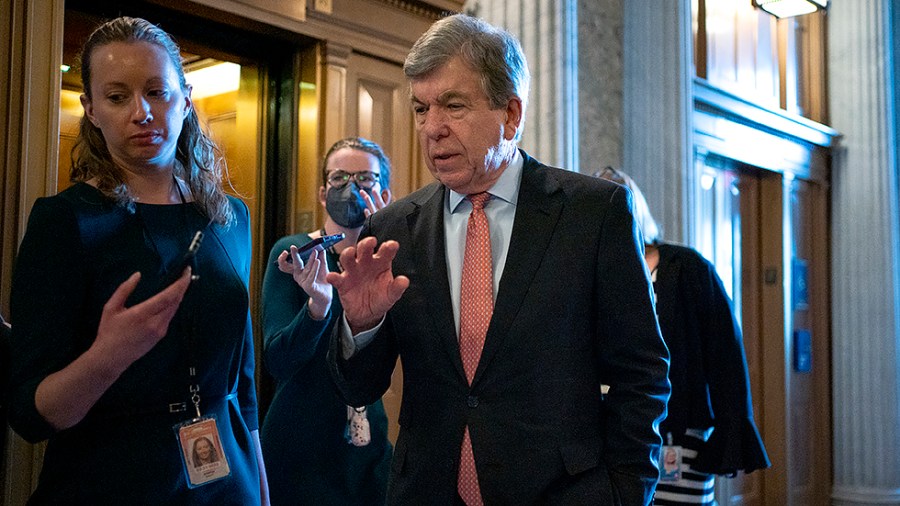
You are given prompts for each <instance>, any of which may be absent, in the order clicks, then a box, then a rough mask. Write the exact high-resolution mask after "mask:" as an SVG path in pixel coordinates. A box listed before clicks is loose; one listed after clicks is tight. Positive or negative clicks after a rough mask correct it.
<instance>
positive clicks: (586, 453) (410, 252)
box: [327, 15, 669, 505]
mask: <svg viewBox="0 0 900 506" xmlns="http://www.w3.org/2000/svg"><path fill="white" fill-rule="evenodd" d="M404 71H405V73H406V75H407V77H408V78H409V80H410V91H411V98H412V104H413V108H414V112H415V118H416V127H417V131H418V134H419V140H420V143H421V147H422V151H423V152H424V154H425V160H426V164H427V166H428V168H429V169H430V171H431V172H432V173H433V174H434V176H435V177H436V178H437V180H438V181H437V182H436V183H434V184H431V185H429V186H426V187H425V188H423V189H421V190H419V191H417V192H415V193H413V194H412V195H409V196H408V197H407V198H405V199H402V200H400V201H398V202H396V203H395V204H392V205H390V206H388V207H386V208H385V209H383V210H381V211H380V212H378V213H377V214H374V215H372V216H371V217H370V218H369V220H368V222H367V224H366V228H365V229H364V231H363V235H364V236H366V235H368V236H370V237H367V238H365V239H363V240H362V241H360V242H359V243H358V245H357V247H356V248H348V249H347V250H345V251H344V252H343V254H342V255H341V265H342V267H343V271H342V272H341V273H330V274H328V277H327V279H328V281H329V282H331V283H332V284H333V285H334V286H335V288H336V289H337V290H338V292H339V293H340V298H341V300H342V301H343V303H344V315H345V320H344V322H343V324H341V325H339V327H338V329H336V330H337V331H336V332H335V339H334V341H333V342H332V349H331V353H330V363H331V368H332V373H333V375H334V377H335V380H336V383H337V385H338V387H339V389H340V391H341V393H342V395H343V396H344V397H345V399H346V400H347V402H348V403H350V404H351V405H365V404H369V403H371V402H374V401H375V400H376V399H378V398H379V397H380V396H381V395H382V394H383V393H384V392H385V390H386V389H387V388H388V386H389V384H390V379H391V372H392V371H393V369H394V366H395V363H396V360H397V357H398V356H399V357H400V358H401V360H402V363H403V403H402V407H401V410H400V420H399V422H400V435H399V438H398V441H397V445H396V450H395V454H394V459H393V463H392V474H391V482H390V485H389V492H388V495H389V497H388V502H389V503H390V504H414V505H418V504H463V503H464V504H469V505H472V504H567V505H568V504H601V505H602V504H626V505H634V504H647V503H649V502H650V500H651V497H652V494H653V490H654V487H655V485H656V480H657V477H658V466H657V459H658V452H659V445H660V437H659V434H658V430H657V429H658V424H659V422H660V420H661V419H662V417H663V416H664V413H665V406H666V400H667V398H668V395H669V382H668V380H667V378H666V374H667V370H668V352H667V350H666V347H665V344H664V343H663V341H662V339H661V337H660V335H659V329H658V327H657V324H656V319H655V316H654V311H653V303H652V298H651V289H650V285H649V282H648V277H647V272H646V269H645V267H644V262H643V256H642V242H641V239H640V234H639V232H638V231H637V228H636V226H635V222H634V219H633V217H632V213H631V196H630V193H629V192H628V191H627V190H626V189H625V188H623V187H621V186H618V185H615V184H612V183H609V182H607V181H603V180H599V179H596V178H591V177H587V176H582V175H579V174H575V173H572V172H567V171H564V170H560V169H555V168H551V167H547V166H545V165H542V164H541V163H539V162H538V161H537V160H535V159H533V158H531V157H530V156H528V155H527V154H526V153H525V152H524V151H521V150H519V149H518V148H517V142H518V140H519V138H520V137H521V130H522V126H523V121H524V114H525V105H526V98H527V95H528V85H529V75H528V69H527V66H526V64H525V59H524V56H523V54H522V50H521V48H520V47H519V44H518V42H517V41H516V40H515V39H514V38H513V37H512V36H511V35H510V34H508V33H507V32H505V31H503V30H500V29H497V28H495V27H493V26H491V25H489V24H487V23H484V22H483V21H480V20H477V19H475V18H471V17H468V16H464V15H456V16H451V17H449V18H445V19H443V20H441V21H438V22H437V23H435V24H434V26H433V27H432V28H431V29H430V30H429V31H428V32H427V33H426V34H425V35H423V36H422V38H420V39H419V41H418V42H416V44H415V45H414V47H413V48H412V51H411V52H410V54H409V57H408V58H407V60H406V64H405V66H404ZM376 246H377V251H376ZM394 273H396V274H397V275H396V276H395V275H394ZM601 384H604V385H609V387H610V388H609V392H608V394H606V395H605V396H602V395H601Z"/></svg>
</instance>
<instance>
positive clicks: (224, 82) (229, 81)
mask: <svg viewBox="0 0 900 506" xmlns="http://www.w3.org/2000/svg"><path fill="white" fill-rule="evenodd" d="M184 78H185V80H186V81H187V82H188V84H190V85H191V86H192V87H193V90H192V91H191V97H192V98H193V99H195V100H199V99H201V98H205V97H211V96H214V95H221V94H223V93H228V92H231V91H235V90H237V89H238V87H239V86H240V82H241V66H240V65H238V64H236V63H228V62H220V63H216V64H215V65H210V66H208V67H203V68H198V69H197V70H191V71H190V72H187V73H185V75H184Z"/></svg>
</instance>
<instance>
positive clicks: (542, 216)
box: [457, 151, 564, 385]
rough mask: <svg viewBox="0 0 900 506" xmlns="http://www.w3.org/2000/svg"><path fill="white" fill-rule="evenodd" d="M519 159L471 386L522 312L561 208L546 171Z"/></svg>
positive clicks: (560, 197) (557, 191)
mask: <svg viewBox="0 0 900 506" xmlns="http://www.w3.org/2000/svg"><path fill="white" fill-rule="evenodd" d="M522 155H523V156H524V157H525V164H524V167H523V169H522V183H521V185H520V187H519V200H518V202H517V204H516V218H515V222H514V223H513V231H512V235H511V237H510V243H509V251H508V253H507V255H506V265H504V267H503V277H502V278H501V279H500V288H499V289H498V292H497V298H496V301H495V303H494V314H493V317H492V318H491V324H490V326H489V327H488V333H487V337H486V339H485V343H484V350H483V351H482V352H481V361H480V362H479V363H478V369H477V371H476V373H475V378H474V380H473V382H472V383H473V385H474V384H476V383H477V382H478V380H479V377H480V376H481V374H482V373H483V371H484V370H485V369H486V368H487V367H489V366H490V362H491V360H493V358H494V357H495V356H496V354H497V351H498V350H499V349H500V348H501V347H502V345H503V343H504V341H505V339H506V337H507V335H508V334H509V329H510V327H511V326H512V324H513V321H514V320H515V318H516V315H518V313H519V311H521V310H522V309H523V307H522V304H523V301H524V299H525V294H526V293H528V290H529V288H530V287H531V284H532V282H533V280H534V275H535V273H536V272H537V269H538V267H539V266H540V264H541V260H542V259H543V257H544V256H545V255H547V254H548V250H549V247H550V243H551V239H552V236H553V230H554V228H555V225H556V222H557V220H558V219H559V215H560V213H561V212H562V208H563V196H564V195H563V193H562V191H560V187H559V184H558V183H557V181H556V180H555V179H554V178H553V177H552V175H551V174H550V173H549V172H548V171H545V170H542V169H543V165H541V164H540V163H538V162H537V161H536V160H535V159H534V158H531V157H530V156H528V155H527V154H525V152H524V151H523V152H522ZM561 274H562V273H561ZM528 310H540V308H528ZM458 348H459V346H458V345H457V349H458ZM460 363H461V362H460Z"/></svg>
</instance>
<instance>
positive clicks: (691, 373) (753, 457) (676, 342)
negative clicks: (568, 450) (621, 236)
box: [597, 167, 770, 505]
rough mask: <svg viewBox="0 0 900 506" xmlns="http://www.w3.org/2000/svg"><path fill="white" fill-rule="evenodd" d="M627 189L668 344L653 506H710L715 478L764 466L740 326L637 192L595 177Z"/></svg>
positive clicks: (619, 177) (710, 272) (612, 172)
mask: <svg viewBox="0 0 900 506" xmlns="http://www.w3.org/2000/svg"><path fill="white" fill-rule="evenodd" d="M597 175H598V176H599V177H601V178H604V179H609V180H611V181H614V182H616V183H619V184H622V185H625V186H627V187H628V188H629V189H630V190H631V192H632V194H633V195H634V200H635V209H636V211H635V215H636V217H637V220H638V223H639V224H640V226H641V230H642V234H643V237H644V243H645V244H644V247H645V253H644V257H645V260H646V262H647V267H648V268H649V269H650V273H651V278H652V279H653V288H654V291H655V292H656V312H657V315H658V318H659V326H660V329H661V331H662V335H663V339H665V341H666V344H667V345H668V346H669V353H671V357H672V358H671V360H672V362H671V365H670V369H669V380H670V381H671V382H672V397H671V398H670V399H669V406H668V408H669V409H668V416H667V417H666V419H665V420H664V421H663V423H662V425H661V426H660V432H661V433H662V436H663V441H664V445H665V446H664V447H663V462H662V464H663V465H662V474H661V477H660V482H659V485H658V486H657V489H656V497H655V500H654V504H658V505H670V504H706V505H711V504H714V501H715V494H714V485H715V475H725V476H733V475H734V474H735V473H737V472H738V471H743V472H746V473H749V472H751V471H754V470H757V469H765V468H767V467H769V465H770V463H769V459H768V456H767V455H766V450H765V447H764V445H763V443H762V439H761V438H760V436H759V431H758V430H757V428H756V424H755V422H754V420H753V407H752V400H751V396H750V378H749V375H748V371H747V358H746V356H745V353H744V345H743V341H742V337H741V329H740V326H739V325H738V322H737V320H736V318H735V316H734V311H733V309H732V303H731V300H730V298H729V297H728V293H727V292H726V291H725V287H724V286H723V284H722V280H721V279H720V278H719V276H718V275H717V274H716V269H715V267H714V266H713V265H712V264H711V263H710V262H709V261H708V260H706V258H704V257H703V255H701V254H700V253H699V252H698V251H696V250H694V249H693V248H689V247H687V246H681V245H678V244H671V243H666V242H663V241H662V240H661V234H660V231H659V227H658V226H657V224H656V221H655V220H654V219H653V216H652V215H651V213H650V208H649V206H648V205H647V201H646V199H645V198H644V195H643V193H642V192H641V190H640V188H639V187H638V186H637V184H635V182H634V180H632V179H631V177H629V176H628V175H627V174H625V173H623V172H622V171H619V170H616V169H613V168H611V167H607V168H606V169H603V170H602V171H600V172H599V173H598V174H597Z"/></svg>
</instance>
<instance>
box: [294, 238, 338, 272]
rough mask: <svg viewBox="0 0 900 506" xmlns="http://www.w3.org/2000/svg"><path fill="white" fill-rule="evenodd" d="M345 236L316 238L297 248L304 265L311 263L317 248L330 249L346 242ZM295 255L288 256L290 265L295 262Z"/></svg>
mask: <svg viewBox="0 0 900 506" xmlns="http://www.w3.org/2000/svg"><path fill="white" fill-rule="evenodd" d="M344 237H345V236H344V234H343V232H342V233H339V234H334V235H323V236H321V237H316V238H315V239H313V240H312V241H309V242H308V243H306V244H304V245H303V246H300V247H299V248H297V253H298V254H299V255H300V260H302V261H303V264H304V265H306V262H308V261H309V256H310V255H311V254H312V250H313V249H315V247H316V246H322V249H328V248H330V247H332V246H334V245H335V244H337V243H339V242H341V241H343V240H344ZM293 257H294V255H288V257H287V261H288V263H293V262H294V258H293Z"/></svg>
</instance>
